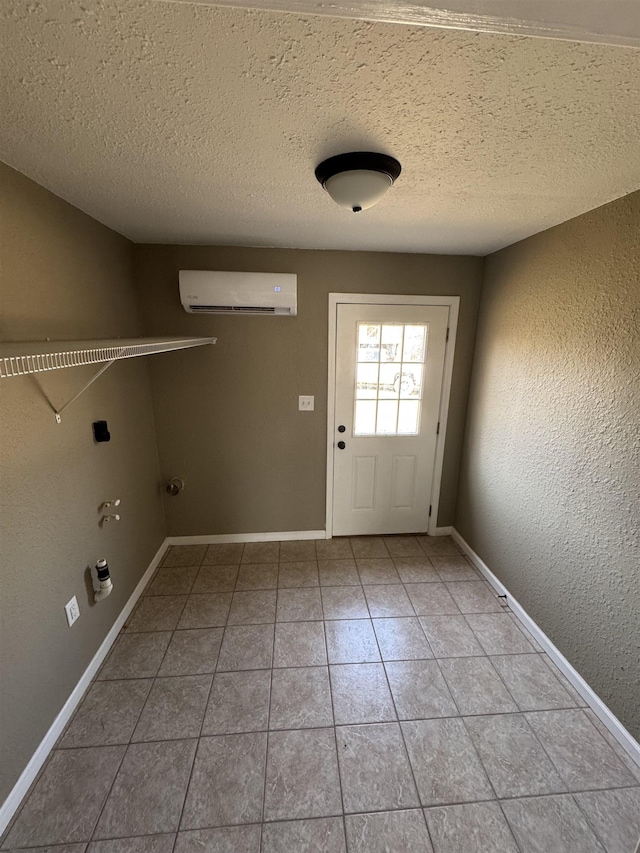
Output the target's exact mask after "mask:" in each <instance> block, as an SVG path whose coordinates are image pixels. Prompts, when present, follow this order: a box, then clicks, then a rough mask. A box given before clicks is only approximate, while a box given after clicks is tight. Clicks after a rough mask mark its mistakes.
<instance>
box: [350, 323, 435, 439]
mask: <svg viewBox="0 0 640 853" xmlns="http://www.w3.org/2000/svg"><path fill="white" fill-rule="evenodd" d="M427 333H428V326H427V325H426V324H419V325H408V324H406V325H403V324H401V323H358V337H357V340H358V345H357V353H356V361H357V364H356V387H355V400H354V405H355V412H354V420H353V423H354V430H353V432H354V435H419V434H420V409H421V401H422V387H423V374H424V364H425V361H426V355H427Z"/></svg>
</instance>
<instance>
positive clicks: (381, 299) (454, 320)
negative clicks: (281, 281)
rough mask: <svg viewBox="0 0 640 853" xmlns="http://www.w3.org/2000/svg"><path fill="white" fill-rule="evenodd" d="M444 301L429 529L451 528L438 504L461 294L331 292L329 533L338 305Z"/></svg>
mask: <svg viewBox="0 0 640 853" xmlns="http://www.w3.org/2000/svg"><path fill="white" fill-rule="evenodd" d="M342 304H345V305H420V306H427V307H430V306H436V305H444V306H447V307H448V308H449V326H448V330H449V337H448V340H447V343H446V346H445V353H444V367H443V370H442V394H441V396H440V411H439V418H438V420H439V422H440V430H439V433H438V435H437V437H436V455H435V463H434V466H433V481H432V483H431V499H430V503H431V515H430V517H429V518H428V519H427V525H426V528H427V533H429V535H431V536H437V535H438V534H439V533H440V532H444V530H446V532H449V530H448V528H446V529H443V531H441V529H439V528H438V506H439V503H440V486H441V484H442V466H443V463H444V447H445V440H446V435H447V420H448V417H449V401H450V398H451V377H452V375H453V357H454V353H455V348H456V334H457V331H458V314H459V310H460V297H459V296H427V295H421V296H416V295H413V296H396V295H395V294H390V293H384V294H383V293H330V294H329V375H328V382H327V497H326V500H327V508H326V522H325V524H326V537H327V539H331V537H332V535H333V475H334V457H335V452H336V447H335V440H334V434H333V427H334V422H335V399H336V396H335V391H336V388H335V385H336V330H337V322H338V305H342Z"/></svg>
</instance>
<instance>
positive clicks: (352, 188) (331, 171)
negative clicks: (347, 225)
mask: <svg viewBox="0 0 640 853" xmlns="http://www.w3.org/2000/svg"><path fill="white" fill-rule="evenodd" d="M401 171H402V167H401V166H400V163H398V161H397V160H395V159H394V158H393V157H389V156H388V155H387V154H374V153H372V152H370V151H353V152H352V153H350V154H338V155H337V156H336V157H329V159H328V160H323V162H322V163H320V165H319V166H317V167H316V178H317V179H318V181H320V183H321V184H322V186H323V187H324V188H325V190H326V191H327V192H328V193H329V195H330V196H331V198H332V199H333V200H334V201H335V203H336V204H339V205H340V207H348V208H349V210H352V211H353V212H354V213H359V212H360V211H361V210H367V208H369V207H373V205H374V204H376V203H377V202H379V201H380V199H381V198H382V196H383V195H384V194H385V193H386V191H387V190H388V189H389V187H390V186H391V185H392V184H393V182H394V181H395V180H396V178H397V177H398V175H399V174H400V172H401Z"/></svg>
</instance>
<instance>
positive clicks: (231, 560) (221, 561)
mask: <svg viewBox="0 0 640 853" xmlns="http://www.w3.org/2000/svg"><path fill="white" fill-rule="evenodd" d="M243 550H244V545H243V544H242V543H239V542H230V543H220V544H219V545H209V546H208V548H207V550H206V552H205V555H204V557H203V560H202V565H203V566H231V565H233V564H237V563H239V562H240V561H241V560H242V551H243Z"/></svg>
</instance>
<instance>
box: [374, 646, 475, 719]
mask: <svg viewBox="0 0 640 853" xmlns="http://www.w3.org/2000/svg"><path fill="white" fill-rule="evenodd" d="M385 669H386V671H387V677H388V679H389V684H390V686H391V692H392V694H393V699H394V702H395V706H396V709H397V711H398V717H399V718H400V719H401V720H428V719H431V718H433V717H454V716H456V715H457V713H458V711H457V708H456V706H455V703H454V701H453V698H452V697H451V693H450V692H449V688H448V687H447V685H446V683H445V680H444V678H443V677H442V673H441V672H440V668H439V667H438V664H437V663H436V661H434V660H410V661H390V662H387V663H385Z"/></svg>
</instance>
